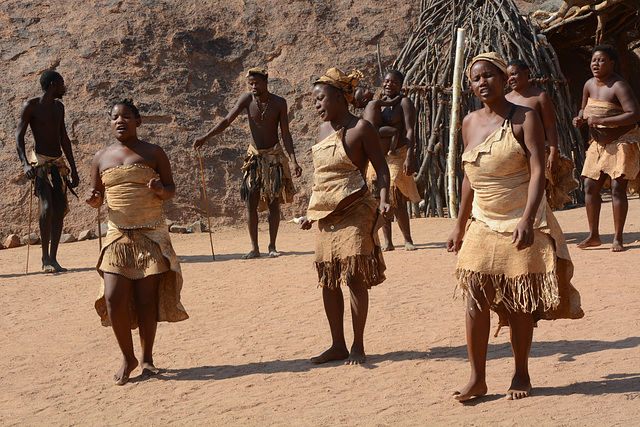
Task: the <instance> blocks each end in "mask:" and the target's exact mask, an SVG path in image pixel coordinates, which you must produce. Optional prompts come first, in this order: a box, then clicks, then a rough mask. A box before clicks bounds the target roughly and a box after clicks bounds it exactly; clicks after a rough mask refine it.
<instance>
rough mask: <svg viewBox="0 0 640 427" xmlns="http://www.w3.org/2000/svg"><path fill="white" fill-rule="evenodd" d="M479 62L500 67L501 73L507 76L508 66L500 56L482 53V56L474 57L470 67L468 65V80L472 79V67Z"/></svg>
mask: <svg viewBox="0 0 640 427" xmlns="http://www.w3.org/2000/svg"><path fill="white" fill-rule="evenodd" d="M478 61H487V62H490V63H492V64H493V65H495V66H496V67H498V69H500V71H502V72H503V73H504V74H507V64H506V63H505V62H504V59H502V58H500V56H499V55H498V54H497V53H495V52H486V53H481V54H480V55H476V56H474V57H473V59H472V60H471V62H469V65H467V72H466V74H467V78H468V79H471V67H473V64H475V63H476V62H478Z"/></svg>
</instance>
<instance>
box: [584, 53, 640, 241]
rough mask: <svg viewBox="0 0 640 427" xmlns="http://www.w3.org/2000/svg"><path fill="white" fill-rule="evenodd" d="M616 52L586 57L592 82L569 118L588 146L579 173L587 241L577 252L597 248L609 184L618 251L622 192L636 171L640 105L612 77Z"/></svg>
mask: <svg viewBox="0 0 640 427" xmlns="http://www.w3.org/2000/svg"><path fill="white" fill-rule="evenodd" d="M617 59H618V53H617V52H616V50H615V49H614V48H613V46H609V45H602V46H596V48H595V49H594V50H593V54H592V55H591V72H592V73H593V77H592V78H591V79H589V80H588V81H587V82H586V83H585V84H584V89H583V91H582V92H583V93H582V109H581V110H580V111H579V112H578V115H577V116H576V117H575V118H574V119H573V124H574V126H576V127H580V126H582V125H583V124H588V125H589V134H590V135H591V141H590V144H591V145H590V146H589V150H588V151H587V156H586V158H585V160H584V167H583V168H582V177H583V178H584V191H585V204H586V208H587V221H588V222H589V236H588V237H587V238H586V239H585V240H583V241H582V242H580V243H579V244H578V247H579V248H580V249H585V248H588V247H592V246H600V245H601V244H602V242H601V241H600V231H599V225H600V207H601V205H602V200H601V199H600V190H602V187H603V186H604V184H605V182H606V181H607V179H610V180H611V199H612V205H613V226H614V228H615V235H614V237H613V245H612V246H611V250H612V251H613V252H620V251H623V250H624V245H623V232H624V223H625V221H626V219H627V211H628V209H629V202H628V201H627V187H628V185H629V181H631V180H633V179H635V178H636V177H637V175H638V172H640V150H639V149H638V143H639V142H640V131H639V130H638V126H637V122H638V120H640V106H638V101H637V99H636V97H635V95H634V94H633V91H632V90H631V87H629V84H627V82H626V81H624V79H623V78H622V77H620V76H619V75H618V74H616V73H614V71H613V67H614V65H615V63H616V61H617Z"/></svg>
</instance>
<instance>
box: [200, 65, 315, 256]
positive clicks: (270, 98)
mask: <svg viewBox="0 0 640 427" xmlns="http://www.w3.org/2000/svg"><path fill="white" fill-rule="evenodd" d="M247 80H248V82H249V86H250V87H251V92H247V93H245V94H243V95H242V96H240V98H239V99H238V101H237V102H236V104H235V105H234V106H233V108H232V109H231V111H229V114H227V116H226V117H225V118H224V119H222V121H221V122H220V123H218V124H217V125H216V126H214V127H213V129H211V130H210V131H209V133H207V134H206V135H204V136H202V137H200V138H198V139H196V140H195V143H194V144H193V146H194V148H195V149H198V148H200V147H201V146H202V144H204V143H205V142H206V141H207V140H208V139H209V138H211V137H212V136H215V135H218V134H219V133H221V132H222V131H224V130H225V129H226V128H227V127H229V125H231V123H233V121H234V120H235V119H236V117H238V115H239V114H240V113H241V112H242V111H243V110H246V111H247V114H248V116H249V128H250V129H251V141H250V143H249V149H248V150H247V157H246V158H245V162H244V166H242V171H243V177H242V186H241V189H240V195H241V197H242V200H246V201H247V222H248V225H249V237H250V238H251V245H252V248H251V252H249V253H248V254H246V255H244V256H243V257H242V258H244V259H251V258H257V257H259V256H260V249H259V247H258V211H260V212H262V211H266V210H267V209H268V210H269V256H270V257H272V258H275V257H277V256H279V255H280V253H279V252H278V251H277V250H276V237H277V235H278V227H279V226H280V203H291V201H292V200H293V195H294V193H295V191H294V188H293V182H292V180H291V171H290V169H289V163H288V162H287V158H286V157H285V155H284V151H283V150H282V147H281V145H280V144H279V138H278V126H280V132H281V134H282V141H283V142H284V147H285V149H286V150H287V153H288V155H289V159H290V160H289V161H290V162H291V167H292V168H293V172H294V175H295V177H296V178H298V177H300V175H302V168H301V167H300V165H298V162H297V161H296V155H295V153H294V150H293V140H292V138H291V133H289V119H288V117H287V101H285V99H284V98H281V97H279V96H277V95H274V94H273V93H270V92H269V90H268V89H267V82H268V73H267V70H265V69H262V68H251V69H250V70H249V71H248V72H247Z"/></svg>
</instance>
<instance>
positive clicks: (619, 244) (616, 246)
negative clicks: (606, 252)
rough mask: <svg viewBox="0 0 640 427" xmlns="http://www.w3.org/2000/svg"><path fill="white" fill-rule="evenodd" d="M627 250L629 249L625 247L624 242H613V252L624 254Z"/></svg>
mask: <svg viewBox="0 0 640 427" xmlns="http://www.w3.org/2000/svg"><path fill="white" fill-rule="evenodd" d="M625 250H627V248H625V247H624V245H623V244H622V242H619V241H617V240H614V241H613V245H611V252H623V251H625Z"/></svg>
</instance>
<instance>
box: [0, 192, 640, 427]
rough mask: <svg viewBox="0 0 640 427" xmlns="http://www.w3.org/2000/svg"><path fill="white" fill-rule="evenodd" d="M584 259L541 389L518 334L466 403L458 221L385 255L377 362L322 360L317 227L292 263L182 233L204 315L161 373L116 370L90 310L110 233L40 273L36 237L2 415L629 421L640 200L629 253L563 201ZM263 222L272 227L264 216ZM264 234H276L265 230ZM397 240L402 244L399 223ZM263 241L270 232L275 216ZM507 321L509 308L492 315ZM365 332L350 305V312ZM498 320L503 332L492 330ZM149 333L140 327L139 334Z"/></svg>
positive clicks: (545, 333)
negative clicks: (576, 297) (592, 244)
mask: <svg viewBox="0 0 640 427" xmlns="http://www.w3.org/2000/svg"><path fill="white" fill-rule="evenodd" d="M557 217H558V219H559V222H560V224H561V225H562V227H563V229H564V231H565V233H566V236H567V240H568V241H569V244H570V250H571V255H572V257H573V260H574V263H575V276H574V280H573V283H574V285H575V286H576V287H577V288H578V290H579V291H580V293H581V295H582V306H583V309H584V311H585V313H586V315H585V317H584V318H583V319H581V320H559V321H554V322H545V321H542V322H540V325H539V327H538V328H537V329H536V330H535V334H534V343H533V348H532V351H531V359H530V369H531V372H532V381H533V386H534V390H533V395H532V397H530V398H528V399H524V400H521V401H508V400H506V399H504V392H505V391H506V390H507V388H508V386H509V382H510V377H511V371H512V363H513V362H512V355H511V350H510V346H509V334H508V330H503V331H501V333H500V335H499V336H498V337H497V338H493V336H492V337H491V339H490V344H489V355H488V359H489V360H488V366H487V370H488V374H487V375H488V386H489V394H488V395H487V396H486V397H484V398H481V399H478V400H476V401H473V402H472V403H470V404H467V405H462V404H460V403H458V402H456V401H454V400H453V399H452V398H451V397H450V396H449V394H450V392H451V391H453V390H455V389H456V388H458V387H461V386H463V385H464V384H466V381H467V379H468V375H469V365H468V360H467V353H466V345H465V337H464V317H463V313H464V305H463V302H462V300H461V299H457V300H455V301H453V300H452V293H453V289H454V277H453V269H454V266H455V262H456V260H455V255H453V254H449V253H447V252H446V250H445V249H444V245H445V241H446V239H447V237H448V235H449V233H450V231H451V229H452V228H453V224H454V223H453V220H450V219H416V220H412V223H411V226H412V229H413V234H414V239H415V242H416V243H417V246H418V250H417V251H416V252H413V253H407V252H404V251H396V252H394V253H389V254H387V256H386V261H387V266H388V270H387V281H386V282H384V283H383V284H381V285H380V286H378V287H377V288H374V289H373V290H372V291H371V310H370V314H369V320H368V324H367V330H366V337H365V338H366V341H365V344H366V350H367V352H368V361H367V363H366V364H365V365H363V366H356V367H352V366H344V365H341V364H340V363H338V362H335V363H329V364H326V365H321V366H316V365H313V364H311V363H310V362H309V361H308V359H309V357H311V356H315V355H317V354H319V353H320V352H321V351H323V350H324V349H325V348H326V347H327V346H328V344H329V330H328V325H327V323H326V319H325V317H324V312H323V308H322V302H321V291H320V290H319V289H317V288H316V282H315V280H314V274H315V273H314V271H313V269H312V266H311V265H312V264H311V263H312V257H313V245H314V231H308V232H303V231H300V230H298V229H297V227H296V226H295V225H294V224H290V223H285V224H283V225H282V228H281V232H280V237H279V241H278V247H279V249H280V250H282V251H283V252H284V254H283V256H282V257H280V258H278V259H268V258H261V259H258V260H252V261H244V260H241V259H240V256H241V255H242V254H243V253H245V252H247V251H248V249H249V239H248V235H247V233H246V231H245V229H243V228H227V229H219V230H215V235H214V243H215V248H216V252H217V257H216V259H217V260H216V261H215V262H211V256H210V249H209V241H208V235H207V234H202V235H174V236H173V242H174V247H175V249H176V252H177V253H178V255H179V258H180V260H181V262H182V269H183V273H184V282H185V286H184V290H183V294H182V301H183V303H184V305H185V307H186V308H187V311H188V312H189V314H190V316H191V318H190V319H189V320H187V321H185V322H181V323H176V324H167V323H162V324H160V325H159V328H158V336H157V340H156V347H155V360H156V364H157V365H158V366H159V367H161V368H163V369H164V370H163V373H162V374H160V375H158V376H157V377H154V378H152V379H147V380H142V379H140V378H138V376H139V374H140V370H139V369H138V370H136V371H134V373H133V374H132V377H133V378H132V380H131V382H130V383H128V384H127V385H125V386H124V387H117V386H114V385H112V381H111V377H112V375H113V373H114V372H115V371H116V369H117V368H118V367H119V365H120V355H119V350H118V347H117V344H116V341H115V338H114V336H113V333H112V331H111V329H110V328H104V327H102V326H100V322H99V319H98V316H97V315H96V313H95V311H94V309H93V303H94V298H95V296H96V295H97V292H98V275H97V273H96V272H95V270H94V264H95V260H96V254H97V251H98V243H97V240H92V241H87V242H80V243H72V244H67V245H63V246H62V247H61V249H60V255H59V260H60V262H61V264H62V265H64V266H66V267H68V268H70V271H69V272H68V273H65V274H57V275H44V274H43V273H36V272H35V270H36V268H37V267H38V262H37V261H38V255H39V247H35V248H32V252H31V260H32V262H31V269H32V270H31V271H32V273H31V274H29V276H25V275H24V274H23V273H24V262H25V257H26V248H24V247H22V248H17V249H11V250H3V251H0V259H1V261H2V262H1V263H0V265H1V267H0V302H1V307H2V310H1V314H0V349H1V356H0V424H2V425H43V424H47V425H75V424H80V425H86V424H102V425H104V424H109V425H120V424H125V425H130V424H134V423H135V424H143V425H167V424H174V425H176V424H177V425H210V424H214V425H226V424H231V425H265V424H279V425H391V424H402V425H425V424H428V425H434V424H435V425H451V424H457V425H631V424H637V423H638V419H640V363H639V362H640V352H639V351H638V350H639V348H640V328H639V326H640V320H638V319H639V314H640V308H639V307H640V292H638V289H639V286H640V279H639V277H638V268H637V260H638V254H640V243H639V242H638V240H639V239H640V201H638V199H637V197H635V198H633V199H632V200H631V202H630V214H629V219H628V221H627V227H626V230H627V233H626V241H627V242H628V248H629V250H627V251H626V252H624V253H620V254H614V253H611V252H610V251H609V246H610V243H611V240H612V233H613V226H612V219H611V206H610V204H609V203H607V204H605V205H604V206H603V215H602V227H601V231H602V233H603V239H604V242H605V244H604V245H603V246H602V247H601V248H597V249H591V250H587V251H582V250H579V249H577V248H576V247H575V243H576V242H577V241H579V240H581V239H582V238H584V237H585V236H586V233H585V230H586V218H585V212H584V208H582V209H574V210H570V211H563V212H558V213H557ZM263 224H264V223H263ZM263 227H264V228H263ZM394 235H395V237H396V239H395V240H396V244H397V245H398V244H399V243H401V242H400V239H399V236H400V234H399V233H398V230H397V228H396V229H395V234H394ZM260 237H261V239H262V245H261V246H262V249H263V250H266V244H267V233H266V226H264V225H261V235H260ZM493 319H494V320H496V318H495V317H494V318H493ZM345 323H346V325H347V328H346V330H347V331H348V340H350V339H351V333H350V330H351V328H350V318H349V314H347V315H346V317H345ZM493 329H495V325H494V328H493ZM136 337H137V331H136Z"/></svg>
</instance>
